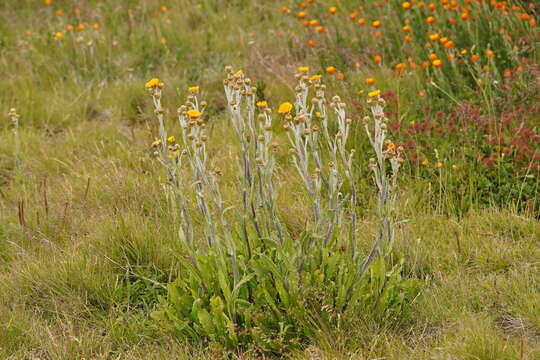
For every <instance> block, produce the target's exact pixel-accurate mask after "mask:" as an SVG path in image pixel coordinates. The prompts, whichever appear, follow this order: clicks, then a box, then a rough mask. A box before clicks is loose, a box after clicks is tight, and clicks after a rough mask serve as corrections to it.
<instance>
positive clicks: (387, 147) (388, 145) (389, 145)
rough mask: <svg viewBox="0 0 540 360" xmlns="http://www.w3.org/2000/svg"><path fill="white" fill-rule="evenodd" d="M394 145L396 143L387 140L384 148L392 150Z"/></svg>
mask: <svg viewBox="0 0 540 360" xmlns="http://www.w3.org/2000/svg"><path fill="white" fill-rule="evenodd" d="M395 147H396V144H394V143H393V142H392V141H389V142H387V143H386V149H387V150H392V149H393V148H395Z"/></svg>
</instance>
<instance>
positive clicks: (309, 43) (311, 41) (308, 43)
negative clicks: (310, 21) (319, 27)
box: [307, 40, 315, 47]
mask: <svg viewBox="0 0 540 360" xmlns="http://www.w3.org/2000/svg"><path fill="white" fill-rule="evenodd" d="M307 46H309V47H314V46H315V41H313V40H308V42H307Z"/></svg>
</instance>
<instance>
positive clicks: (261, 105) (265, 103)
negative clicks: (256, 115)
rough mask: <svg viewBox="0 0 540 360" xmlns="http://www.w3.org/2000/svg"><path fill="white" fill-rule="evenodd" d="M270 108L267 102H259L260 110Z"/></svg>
mask: <svg viewBox="0 0 540 360" xmlns="http://www.w3.org/2000/svg"><path fill="white" fill-rule="evenodd" d="M267 106H268V103H267V102H266V101H258V102H257V107H259V108H265V107H267Z"/></svg>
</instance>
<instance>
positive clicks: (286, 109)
mask: <svg viewBox="0 0 540 360" xmlns="http://www.w3.org/2000/svg"><path fill="white" fill-rule="evenodd" d="M292 108H293V105H292V104H291V103H290V102H284V103H282V104H281V105H279V108H278V113H280V114H288V113H290V112H291V110H292Z"/></svg>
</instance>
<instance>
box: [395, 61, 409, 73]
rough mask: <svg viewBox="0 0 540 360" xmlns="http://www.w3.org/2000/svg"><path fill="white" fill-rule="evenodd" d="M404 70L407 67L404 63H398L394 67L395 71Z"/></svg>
mask: <svg viewBox="0 0 540 360" xmlns="http://www.w3.org/2000/svg"><path fill="white" fill-rule="evenodd" d="M406 68H407V65H405V64H404V63H399V64H397V65H396V70H398V71H401V70H404V69H406Z"/></svg>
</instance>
